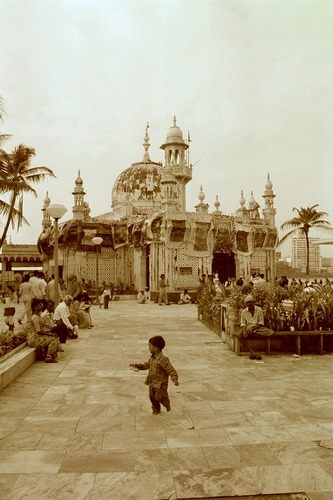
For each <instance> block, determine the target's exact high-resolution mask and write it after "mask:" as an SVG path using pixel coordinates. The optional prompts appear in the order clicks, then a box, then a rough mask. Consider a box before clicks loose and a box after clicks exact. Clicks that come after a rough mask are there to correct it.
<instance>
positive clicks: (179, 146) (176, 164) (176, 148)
mask: <svg viewBox="0 0 333 500" xmlns="http://www.w3.org/2000/svg"><path fill="white" fill-rule="evenodd" d="M188 147H189V146H188V144H186V142H185V141H184V139H183V132H182V131H181V129H180V128H179V127H178V126H177V121H176V117H175V116H174V118H173V126H172V127H170V129H169V132H168V134H167V137H166V140H165V143H164V144H162V146H160V148H161V149H163V150H164V163H165V165H164V166H165V169H167V171H168V173H170V174H172V175H174V177H175V178H176V180H177V183H178V187H179V203H180V211H182V212H186V184H187V183H188V182H189V181H190V180H192V167H191V165H189V164H188V160H187V157H186V154H185V152H186V150H187V149H188Z"/></svg>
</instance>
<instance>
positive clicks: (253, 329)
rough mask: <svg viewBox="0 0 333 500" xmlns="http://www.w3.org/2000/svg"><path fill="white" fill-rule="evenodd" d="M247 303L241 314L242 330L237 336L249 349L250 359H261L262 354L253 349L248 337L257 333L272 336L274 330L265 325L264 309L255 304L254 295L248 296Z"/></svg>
mask: <svg viewBox="0 0 333 500" xmlns="http://www.w3.org/2000/svg"><path fill="white" fill-rule="evenodd" d="M245 304H246V306H247V307H245V309H243V311H242V314H241V325H240V326H241V330H240V332H239V334H237V335H236V336H237V337H238V338H239V341H240V343H241V344H242V345H244V347H245V348H247V349H248V350H249V352H250V356H249V357H250V359H257V360H259V359H261V356H260V355H258V354H256V353H255V352H254V351H253V350H252V349H251V347H250V346H249V344H248V342H247V340H246V339H247V338H248V337H253V336H255V335H260V336H265V337H270V336H271V335H272V334H273V333H274V332H273V330H270V329H269V328H266V327H265V323H264V314H263V312H262V309H261V307H259V306H256V305H255V301H254V298H253V296H252V295H247V296H246V298H245Z"/></svg>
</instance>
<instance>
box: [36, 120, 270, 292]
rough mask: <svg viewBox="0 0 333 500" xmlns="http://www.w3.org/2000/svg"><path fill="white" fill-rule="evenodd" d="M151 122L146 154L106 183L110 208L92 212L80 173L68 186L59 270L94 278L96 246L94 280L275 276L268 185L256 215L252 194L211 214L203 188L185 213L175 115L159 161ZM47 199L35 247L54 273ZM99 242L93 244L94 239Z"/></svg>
mask: <svg viewBox="0 0 333 500" xmlns="http://www.w3.org/2000/svg"><path fill="white" fill-rule="evenodd" d="M148 130H149V125H148V124H147V127H146V132H145V137H144V143H143V147H144V155H143V159H142V161H141V162H137V163H133V164H132V165H131V166H130V167H129V168H127V169H126V170H125V171H124V172H122V173H121V174H120V175H119V176H118V178H117V179H116V181H115V183H114V186H113V189H112V210H111V211H110V212H107V213H105V214H103V215H100V216H95V217H93V216H91V214H90V208H89V205H88V203H87V202H86V201H85V195H86V193H85V191H84V187H83V180H82V178H81V174H80V171H79V173H78V177H77V179H76V181H75V187H74V190H73V193H72V194H73V198H74V204H73V209H72V219H71V220H68V221H66V222H63V223H60V224H59V240H58V241H59V248H60V251H61V258H60V264H61V267H62V269H61V271H62V272H61V273H60V274H62V275H63V277H64V278H66V277H67V276H68V275H70V274H72V273H74V274H76V275H77V276H78V277H80V278H85V279H86V280H91V281H94V279H95V276H96V265H97V259H96V252H97V251H98V252H100V253H99V255H98V257H99V259H98V262H99V280H100V282H102V281H105V282H107V283H108V282H109V283H111V282H112V283H114V284H115V285H120V284H121V285H122V286H124V287H126V286H127V287H133V286H134V288H135V289H136V290H138V289H142V288H144V287H145V286H148V287H149V289H150V290H152V291H154V290H157V289H158V281H159V277H160V275H161V274H162V273H165V274H166V277H167V280H168V283H169V290H170V291H176V290H180V289H183V288H188V289H194V288H196V287H197V286H198V279H199V277H200V275H201V274H203V273H205V274H210V273H218V274H219V277H220V279H221V281H223V280H226V279H227V278H228V277H229V276H231V277H233V276H240V275H242V276H243V277H245V278H247V277H249V276H250V273H251V272H254V271H255V272H262V273H264V274H265V276H266V279H267V280H268V281H272V282H273V280H274V278H275V248H276V244H277V229H276V226H275V214H276V210H275V208H274V198H275V194H274V192H273V185H272V182H271V180H270V178H269V175H268V178H267V181H266V184H265V191H264V194H263V198H264V203H265V206H264V209H263V211H262V216H261V215H260V212H259V208H260V207H259V204H258V203H257V202H256V201H255V200H254V198H253V193H251V198H250V200H249V203H248V207H246V200H245V198H244V195H243V192H242V193H241V198H240V207H239V208H238V209H237V210H236V211H235V213H233V214H231V215H226V214H224V213H222V212H221V211H220V202H219V200H218V197H216V201H215V210H214V211H212V212H211V213H209V205H208V204H207V203H205V194H204V192H203V189H202V187H201V190H200V193H199V203H198V204H197V205H196V206H195V207H194V211H192V212H187V211H186V185H187V183H188V182H190V181H191V179H192V165H191V164H190V162H189V144H188V143H186V142H185V140H184V138H183V132H182V131H181V129H180V128H179V127H178V126H177V123H176V118H174V120H173V125H172V127H170V129H169V131H168V133H167V136H166V139H165V141H164V143H163V144H162V145H161V146H160V148H161V149H162V150H163V151H164V162H163V163H160V162H154V161H152V160H151V159H150V156H149V147H150V144H149V136H148ZM49 204H50V199H49V197H48V196H47V197H46V198H45V200H44V206H43V209H42V210H43V222H42V226H43V232H42V234H41V236H40V238H39V243H38V244H39V248H40V251H41V252H42V253H43V255H44V268H45V271H47V272H49V273H51V272H53V270H52V266H53V244H54V242H53V239H54V234H53V228H52V225H51V221H50V218H49V216H48V214H47V210H46V209H47V207H48V205H49ZM94 236H100V237H101V238H103V242H102V244H101V245H100V247H99V246H94V244H93V241H92V238H93V237H94Z"/></svg>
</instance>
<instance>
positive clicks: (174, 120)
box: [173, 115, 177, 127]
mask: <svg viewBox="0 0 333 500" xmlns="http://www.w3.org/2000/svg"><path fill="white" fill-rule="evenodd" d="M173 126H174V127H177V118H176V115H173Z"/></svg>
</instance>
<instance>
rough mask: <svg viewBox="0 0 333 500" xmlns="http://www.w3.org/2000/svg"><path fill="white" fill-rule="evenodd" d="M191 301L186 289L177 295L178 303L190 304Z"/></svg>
mask: <svg viewBox="0 0 333 500" xmlns="http://www.w3.org/2000/svg"><path fill="white" fill-rule="evenodd" d="M190 303H191V297H190V295H189V294H188V291H187V290H184V291H183V292H182V293H181V294H180V297H179V302H178V304H190Z"/></svg>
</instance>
